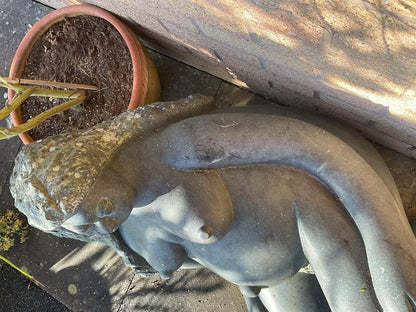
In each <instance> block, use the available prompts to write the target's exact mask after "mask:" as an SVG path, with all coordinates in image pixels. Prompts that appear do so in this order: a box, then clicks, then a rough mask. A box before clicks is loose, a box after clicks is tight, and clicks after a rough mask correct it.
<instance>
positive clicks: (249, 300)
mask: <svg viewBox="0 0 416 312" xmlns="http://www.w3.org/2000/svg"><path fill="white" fill-rule="evenodd" d="M240 291H241V294H242V295H243V297H244V301H245V302H246V305H247V309H248V312H268V310H267V309H266V308H265V307H264V305H263V303H262V302H261V300H260V298H259V296H258V295H259V293H260V288H259V287H249V286H240Z"/></svg>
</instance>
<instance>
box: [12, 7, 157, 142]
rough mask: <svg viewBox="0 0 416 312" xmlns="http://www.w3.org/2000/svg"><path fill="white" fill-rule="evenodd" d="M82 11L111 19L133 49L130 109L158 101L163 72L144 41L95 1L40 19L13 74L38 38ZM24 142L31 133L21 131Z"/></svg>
mask: <svg viewBox="0 0 416 312" xmlns="http://www.w3.org/2000/svg"><path fill="white" fill-rule="evenodd" d="M78 15H91V16H97V17H100V18H102V19H104V20H106V21H107V22H109V23H110V24H111V25H112V26H113V27H114V28H115V29H116V30H117V31H118V32H119V33H120V35H121V36H122V38H123V40H124V41H125V43H126V45H127V48H128V50H129V52H130V56H131V59H132V65H133V87H132V92H131V98H130V103H129V106H128V109H132V108H136V107H138V106H141V105H145V104H148V103H152V102H155V101H157V100H158V99H159V97H160V84H159V76H158V74H157V71H156V67H155V65H154V64H153V61H152V60H151V58H150V56H149V54H148V52H147V51H146V50H145V48H144V47H143V46H142V45H141V44H140V42H139V41H138V40H137V38H136V36H135V35H134V33H133V31H132V30H130V29H129V28H128V27H127V26H126V25H124V24H123V23H122V22H121V21H120V20H118V19H117V18H116V17H114V16H113V15H112V14H111V13H109V12H107V11H105V10H103V9H100V8H98V7H95V6H92V5H73V6H67V7H64V8H61V9H58V10H55V11H53V12H51V13H49V14H47V15H45V16H44V17H43V18H42V19H41V20H39V21H38V22H37V23H36V24H35V25H33V27H32V28H31V29H30V30H29V31H28V33H27V34H26V35H25V37H24V38H23V40H22V42H21V43H20V45H19V47H18V48H17V51H16V53H15V56H14V58H13V61H12V65H11V67H10V74H9V77H11V78H18V77H20V76H21V75H22V73H23V71H24V68H25V64H26V61H27V59H28V57H29V54H30V52H31V49H32V47H33V45H34V44H35V43H36V41H37V40H38V39H39V38H40V37H41V36H42V35H43V34H44V33H45V32H46V31H47V30H48V29H49V28H50V27H51V26H52V25H54V24H55V23H57V22H59V21H61V20H63V19H64V18H66V17H74V16H78ZM13 96H14V91H13V90H8V97H9V99H11V98H12V97H13ZM11 117H12V122H13V124H14V125H15V126H17V125H20V124H22V116H21V112H20V109H17V110H15V111H14V112H12V113H11ZM19 137H20V139H21V140H22V141H23V143H24V144H29V143H30V142H33V138H32V137H31V136H30V135H29V134H28V133H27V132H25V133H22V134H20V135H19Z"/></svg>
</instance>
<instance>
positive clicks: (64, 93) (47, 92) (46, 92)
mask: <svg viewBox="0 0 416 312" xmlns="http://www.w3.org/2000/svg"><path fill="white" fill-rule="evenodd" d="M0 87H4V88H8V89H12V90H13V91H16V92H19V93H20V92H24V91H25V90H27V89H28V88H29V87H27V86H22V85H18V84H9V83H4V82H1V81H0ZM32 89H33V92H32V94H31V96H44V97H51V98H59V99H64V98H70V99H74V98H76V97H78V96H80V95H82V94H84V92H83V91H81V90H55V89H46V88H39V87H36V88H32Z"/></svg>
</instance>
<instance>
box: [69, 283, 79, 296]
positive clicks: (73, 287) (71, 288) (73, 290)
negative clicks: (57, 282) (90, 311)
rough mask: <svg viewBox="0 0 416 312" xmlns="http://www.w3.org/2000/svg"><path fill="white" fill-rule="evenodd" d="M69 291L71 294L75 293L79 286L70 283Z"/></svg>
mask: <svg viewBox="0 0 416 312" xmlns="http://www.w3.org/2000/svg"><path fill="white" fill-rule="evenodd" d="M68 292H69V293H70V294H71V295H75V294H76V293H77V292H78V289H77V286H75V285H74V284H69V285H68Z"/></svg>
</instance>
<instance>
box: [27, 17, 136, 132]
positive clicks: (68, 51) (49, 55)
mask: <svg viewBox="0 0 416 312" xmlns="http://www.w3.org/2000/svg"><path fill="white" fill-rule="evenodd" d="M22 78H28V79H40V80H49V81H58V82H69V83H80V84H89V85H94V86H97V87H98V88H99V90H98V91H89V92H88V94H87V95H88V98H87V100H86V101H85V102H84V103H83V104H80V105H78V106H75V107H73V108H71V109H69V110H66V111H64V112H62V113H60V114H58V115H56V116H54V117H51V118H49V119H47V120H45V121H44V122H42V123H41V124H39V125H38V126H37V127H35V128H33V129H32V130H31V131H30V132H29V134H30V135H31V136H32V137H33V138H34V139H35V140H38V139H41V138H44V137H47V136H50V135H55V134H58V133H63V132H72V131H75V130H77V129H86V128H89V127H91V126H93V125H95V124H97V123H99V122H101V121H103V120H107V119H109V118H111V117H112V116H115V115H118V114H120V113H121V112H122V111H124V110H126V109H127V107H128V104H129V102H130V96H131V90H132V84H133V68H132V61H131V57H130V53H129V50H128V48H127V46H126V44H125V43H124V41H123V39H122V37H121V35H120V34H119V32H118V31H117V30H116V29H115V28H114V27H113V26H112V25H111V24H110V23H108V22H107V21H105V20H104V19H102V18H99V17H93V16H85V15H82V16H77V17H72V18H66V19H64V20H63V21H61V22H58V23H56V24H55V25H53V26H52V27H51V28H50V29H49V30H47V32H46V33H45V34H44V35H43V36H42V37H41V38H40V39H39V40H38V41H37V42H36V44H35V45H34V47H33V49H32V51H31V53H30V55H29V58H28V60H27V62H26V67H25V70H24V72H23V74H22ZM59 103H62V100H57V99H48V98H41V97H31V98H29V99H28V100H26V101H25V103H24V104H23V105H22V107H21V111H22V118H23V121H27V120H28V119H30V118H32V117H34V116H36V115H38V114H39V113H41V112H43V111H45V110H46V109H48V108H50V107H53V106H55V105H57V104H59Z"/></svg>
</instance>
